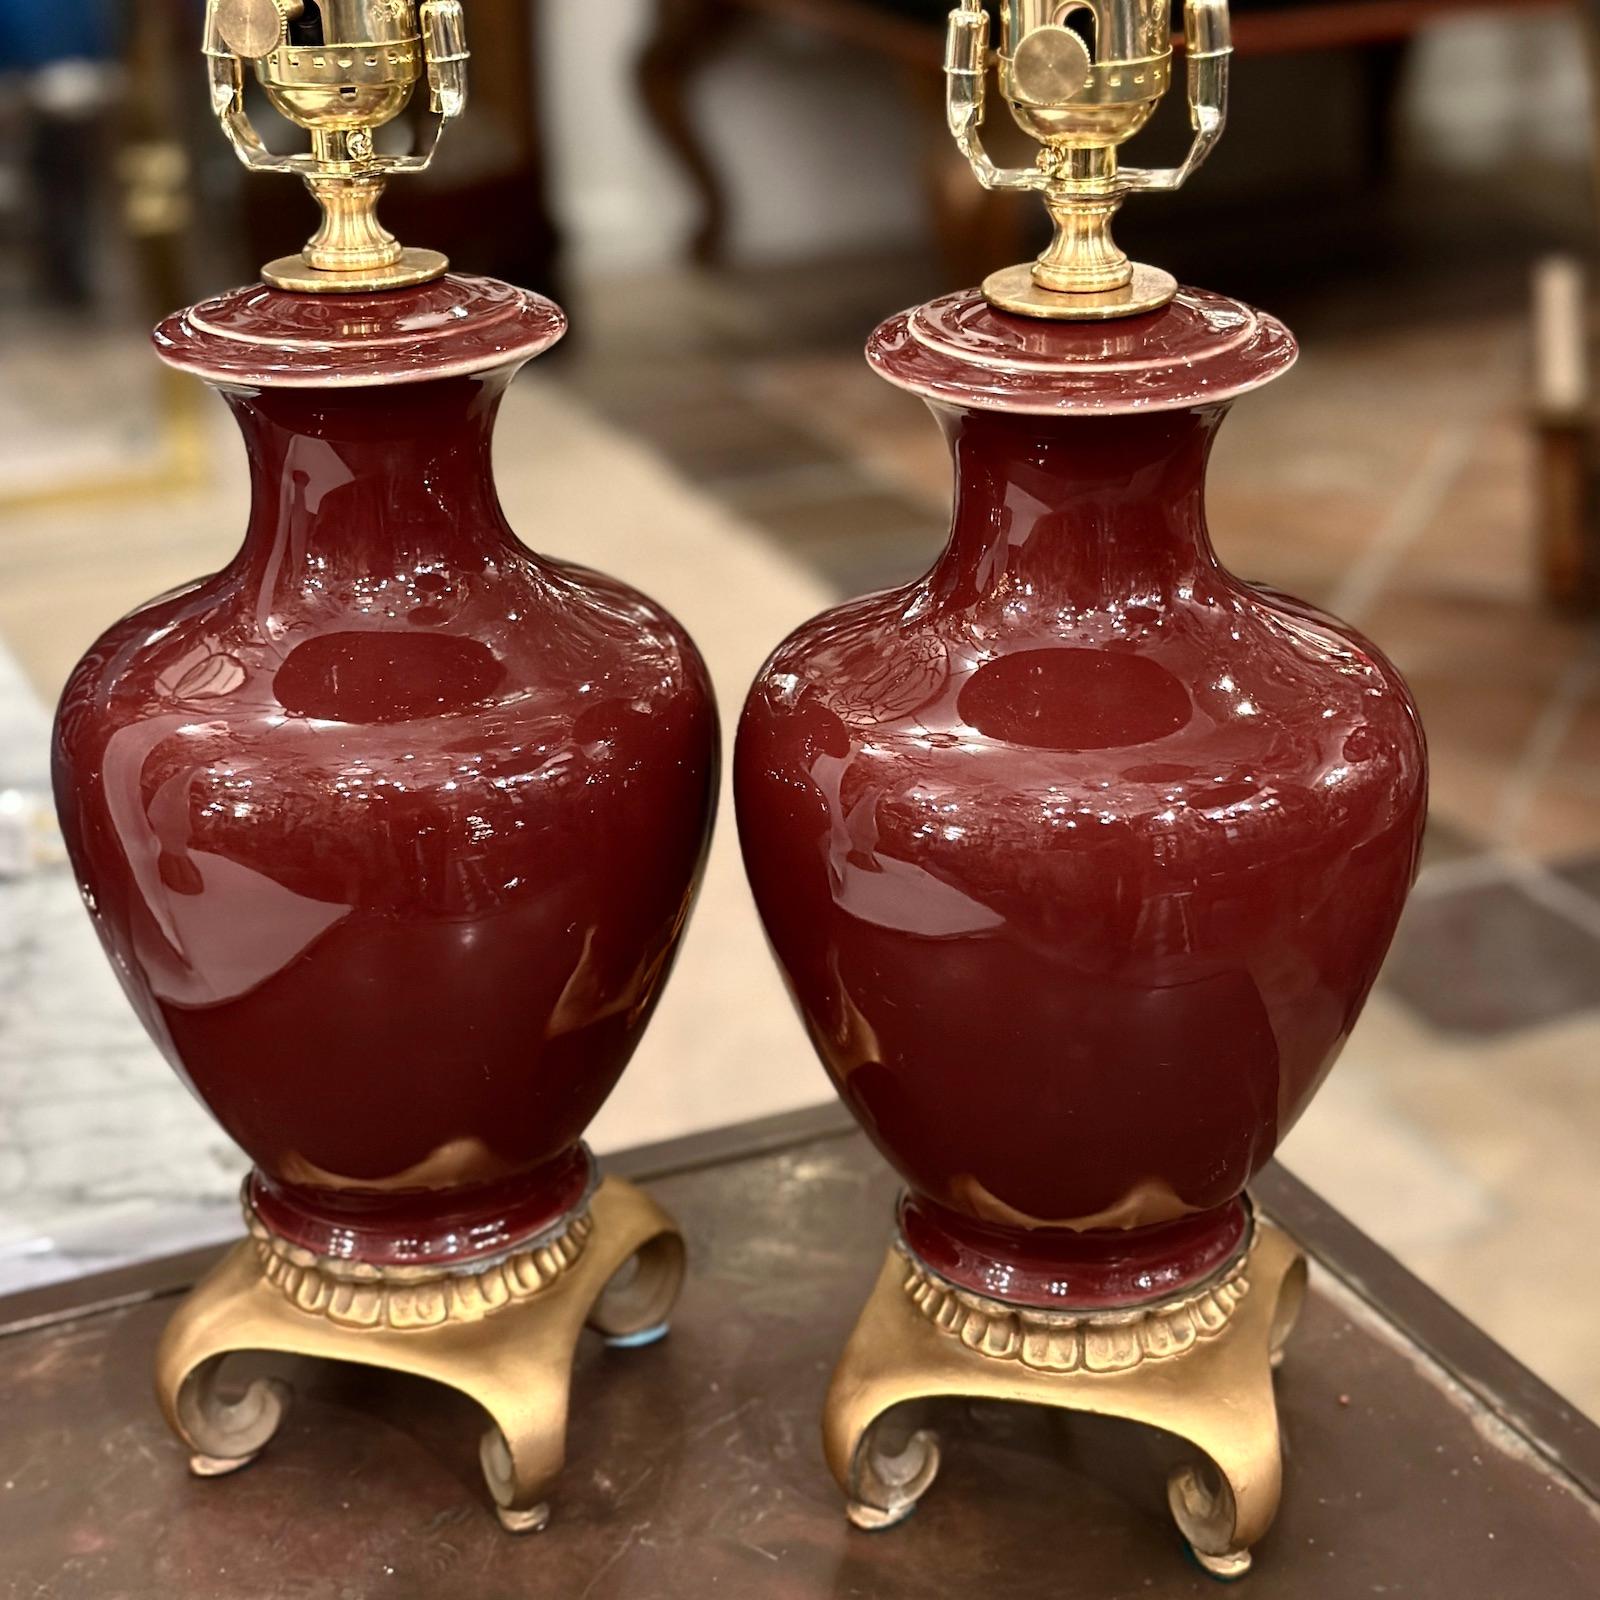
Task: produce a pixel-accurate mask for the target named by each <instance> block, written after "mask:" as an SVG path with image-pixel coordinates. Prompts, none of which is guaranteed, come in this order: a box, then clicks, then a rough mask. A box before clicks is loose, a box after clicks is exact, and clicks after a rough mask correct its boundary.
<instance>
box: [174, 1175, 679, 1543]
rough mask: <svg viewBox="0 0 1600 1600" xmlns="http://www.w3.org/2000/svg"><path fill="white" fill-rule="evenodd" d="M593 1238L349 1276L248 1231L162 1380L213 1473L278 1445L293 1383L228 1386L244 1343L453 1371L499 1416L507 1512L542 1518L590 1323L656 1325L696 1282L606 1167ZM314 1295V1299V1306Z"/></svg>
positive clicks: (520, 1525)
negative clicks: (478, 1261)
mask: <svg viewBox="0 0 1600 1600" xmlns="http://www.w3.org/2000/svg"><path fill="white" fill-rule="evenodd" d="M573 1233H574V1234H575V1235H580V1242H581V1248H569V1247H568V1245H567V1244H566V1243H565V1242H564V1241H557V1242H556V1243H555V1244H553V1245H546V1246H544V1247H542V1248H540V1249H538V1250H536V1251H530V1252H528V1253H527V1254H526V1255H525V1256H520V1257H514V1258H513V1259H512V1260H511V1261H510V1262H508V1263H505V1264H504V1265H503V1266H499V1267H496V1268H495V1269H493V1270H491V1271H488V1272H485V1273H484V1274H482V1275H480V1276H478V1277H472V1278H460V1279H452V1280H449V1283H448V1286H447V1289H446V1290H445V1291H439V1290H438V1287H437V1280H435V1281H434V1283H432V1284H419V1283H418V1282H417V1281H416V1279H415V1278H410V1277H406V1278H402V1277H398V1276H396V1277H390V1278H383V1277H365V1278H363V1279H361V1280H359V1281H358V1282H355V1283H351V1282H349V1281H343V1282H340V1281H336V1280H334V1279H333V1278H332V1277H331V1275H328V1274H323V1273H321V1272H320V1271H319V1269H317V1268H309V1269H304V1270H302V1269H300V1268H298V1267H297V1266H296V1265H295V1264H294V1263H292V1262H287V1259H286V1257H285V1256H284V1255H282V1254H281V1253H278V1254H274V1252H273V1249H272V1247H271V1245H270V1244H269V1243H264V1242H263V1240H262V1239H261V1238H260V1237H258V1238H256V1239H251V1240H247V1241H246V1242H245V1243H243V1244H241V1245H238V1246H236V1247H235V1248H234V1249H233V1250H232V1251H231V1252H230V1253H229V1254H228V1255H227V1257H226V1258H225V1259H224V1260H223V1261H222V1262H221V1264H220V1265H218V1266H217V1267H216V1268H215V1270H213V1271H212V1272H211V1274H210V1275H209V1276H208V1277H206V1278H205V1279H204V1280H203V1281H202V1282H201V1283H200V1284H199V1285H198V1286H197V1287H196V1288H195V1289H194V1291H193V1292H192V1293H191V1294H190V1296H189V1297H188V1299H187V1300H185V1301H184V1303H183V1305H182V1306H181V1307H180V1308H179V1310H178V1312H177V1314H176V1315H175V1316H174V1317H173V1319H172V1321H171V1322H170V1323H169V1324H168V1326H167V1330H166V1332H165V1334H164V1335H163V1336H162V1340H161V1345H160V1348H159V1350H158V1351H157V1356H156V1391H157V1395H158V1397H159V1399H160V1401H161V1407H162V1410H163V1412H164V1413H165V1415H166V1418H167V1421H168V1423H169V1424H170V1425H171V1426H172V1429H173V1431H174V1432H175V1433H176V1434H177V1435H178V1437H179V1438H180V1439H182V1440H183V1441H184V1442H185V1443H186V1444H187V1445H188V1446H189V1448H190V1450H191V1451H193V1453H194V1454H193V1459H192V1461H191V1466H192V1469H193V1470H194V1471H195V1472H196V1473H197V1474H199V1475H202V1476H208V1477H215V1476H220V1475H221V1474H223V1473H226V1472H231V1471H235V1470H237V1469H238V1468H240V1467H244V1466H248V1465H249V1463H250V1462H251V1461H253V1460H254V1459H255V1457H256V1456H258V1455H259V1454H260V1453H261V1451H262V1450H263V1449H264V1448H265V1447H266V1445H267V1443H268V1442H269V1440H270V1439H271V1437H272V1435H273V1433H274V1432H276V1430H277V1426H278V1423H279V1421H280V1420H281V1419H282V1416H283V1412H284V1409H285V1405H286V1403H287V1397H288V1390H287V1386H286V1385H285V1384H283V1383H281V1382H280V1381H278V1380H275V1379H268V1380H261V1381H258V1382H257V1383H255V1384H253V1385H252V1386H251V1387H250V1389H249V1390H247V1391H246V1393H245V1395H244V1397H243V1399H241V1400H236V1401H233V1402H226V1401H223V1400H222V1399H221V1398H220V1397H219V1395H218V1382H217V1380H218V1374H219V1369H220V1367H221V1364H222V1361H223V1360H224V1358H225V1357H227V1356H228V1355H230V1354H233V1353H235V1352H238V1351H243V1350H260V1351H273V1352H283V1353H288V1354H293V1355H300V1356H312V1357H318V1358H321V1359H324V1360H329V1361H351V1362H357V1363H360V1364H362V1365H365V1366H372V1367H380V1368H383V1369H385V1370H388V1371H391V1372H404V1373H408V1374H411V1375H412V1376H415V1377H420V1378H428V1379H431V1380H433V1381H434V1382H436V1383H443V1384H447V1385H448V1386H450V1387H451V1388H453V1389H457V1390H459V1391H460V1392H461V1393H463V1394H466V1395H468V1396H470V1397H471V1398H472V1399H473V1400H475V1401H477V1403H478V1404H479V1405H480V1406H482V1407H483V1409H484V1410H485V1411H486V1412H487V1413H488V1414H489V1417H490V1419H491V1421H492V1422H493V1426H492V1427H491V1428H490V1429H489V1431H488V1433H487V1434H486V1435H485V1436H484V1440H483V1445H482V1449H481V1452H480V1455H481V1459H482V1462H483V1467H484V1475H485V1478H486V1479H487V1481H488V1484H489V1488H490V1492H491V1493H492V1494H493V1496H494V1501H495V1505H496V1507H497V1509H498V1511H499V1514H500V1520H501V1522H502V1523H503V1524H504V1525H505V1526H506V1527H507V1528H508V1529H510V1530H511V1531H512V1532H517V1533H525V1532H534V1531H537V1530H538V1529H539V1528H542V1527H543V1526H544V1525H545V1522H546V1521H547V1520H548V1511H547V1507H546V1505H545V1501H546V1499H547V1497H548V1495H549V1493H550V1491H551V1489H552V1487H553V1486H554V1484H555V1482H556V1480H557V1478H558V1477H559V1476H560V1473H561V1468H562V1464H563V1461H564V1459H565V1453H566V1433H567V1402H568V1394H569V1390H570V1386H571V1377H572V1362H573V1357H574V1355H575V1354H576V1352H577V1345H578V1337H579V1334H580V1333H581V1332H582V1330H583V1328H584V1326H585V1324H588V1325H590V1326H593V1327H595V1328H597V1329H598V1330H599V1331H600V1332H601V1333H603V1334H605V1335H606V1336H607V1338H609V1339H610V1340H611V1341H612V1342H613V1343H618V1344H637V1343H644V1342H647V1340H648V1339H649V1338H651V1337H659V1336H660V1335H661V1334H662V1333H663V1332H665V1329H666V1319H667V1316H668V1314H669V1313H670V1312H671V1310H672V1307H673V1305H674V1304H675V1302H676V1300H677V1297H678V1292H679V1290H680V1288H681V1286H682V1282H683V1271H684V1249H683V1241H682V1238H681V1236H680V1235H679V1233H678V1231H677V1229H676V1227H675V1225H674V1224H673V1223H672V1221H671V1219H670V1218H669V1217H668V1216H667V1215H666V1213H665V1212H663V1211H662V1210H661V1209H660V1208H659V1207H658V1206H657V1205H656V1204H655V1203H654V1201H652V1200H651V1199H650V1198H649V1197H648V1196H647V1195H645V1194H644V1193H643V1192H642V1191H640V1190H638V1189H636V1188H634V1187H633V1186H632V1185H631V1184H627V1183H624V1182H622V1181H621V1180H620V1179H616V1178H609V1179H607V1180H606V1181H605V1182H604V1183H603V1184H602V1185H601V1186H600V1188H599V1189H598V1190H597V1191H596V1193H595V1195H594V1198H593V1201H592V1202H591V1206H590V1212H589V1220H588V1225H587V1227H586V1228H584V1227H581V1226H580V1227H578V1228H575V1229H574V1230H573ZM306 1307H315V1308H316V1309H304V1308H306Z"/></svg>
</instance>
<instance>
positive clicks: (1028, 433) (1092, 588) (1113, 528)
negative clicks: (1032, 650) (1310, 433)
mask: <svg viewBox="0 0 1600 1600" xmlns="http://www.w3.org/2000/svg"><path fill="white" fill-rule="evenodd" d="M934 411H935V414H936V415H937V417H938V419H939V422H940V425H941V427H942V428H943V429H944V432H945V435H946V437H947V438H948V440H949V441H950V447H951V452H952V454H953V455H954V457H955V468H956V502H955V518H954V522H953V525H952V528H951V534H950V542H949V544H948V545H947V547H946V549H945V551H944V554H943V555H942V556H941V557H940V560H939V562H938V565H937V566H936V567H935V568H934V571H933V574H932V584H933V589H934V593H935V594H936V595H937V596H938V597H939V598H940V600H941V601H942V602H943V603H944V604H946V605H950V606H955V607H962V606H969V605H976V604H979V603H981V602H983V601H984V600H986V599H1010V598H1027V599H1029V600H1031V601H1033V602H1034V603H1036V604H1037V603H1038V602H1041V601H1043V602H1046V603H1050V604H1054V605H1057V606H1060V607H1062V608H1064V609H1072V610H1089V609H1098V608H1103V607H1105V606H1107V605H1114V604H1117V603H1132V602H1135V601H1137V600H1138V599H1139V598H1140V597H1146V598H1148V599H1150V600H1156V601H1159V600H1161V599H1163V598H1165V597H1167V596H1169V595H1173V594H1176V593H1178V592H1180V591H1182V590H1185V589H1192V588H1193V586H1194V585H1195V584H1196V582H1197V581H1200V580H1202V579H1203V578H1204V576H1205V575H1206V574H1209V573H1211V572H1213V571H1215V570H1216V566H1217V562H1216V557H1215V555H1214V554H1213V552H1212V549H1211V540H1210V536H1209V535H1208V533H1207V532H1206V522H1205V470H1206V460H1207V457H1208V456H1209V454H1210V450H1211V441H1212V439H1213V438H1214V437H1215V435H1216V430H1217V428H1218V426H1219V425H1220V424H1221V421H1222V418H1223V416H1224V414H1225V413H1226V411H1227V407H1226V406H1208V407H1204V408H1201V409H1196V410H1192V411H1163V412H1155V413H1148V414H1142V415H1134V416H1111V417H1036V416H1023V415H1017V414H1014V413H1004V412H988V411H961V410H956V409H953V408H949V407H944V406H935V407H934Z"/></svg>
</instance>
